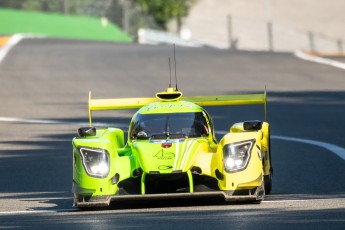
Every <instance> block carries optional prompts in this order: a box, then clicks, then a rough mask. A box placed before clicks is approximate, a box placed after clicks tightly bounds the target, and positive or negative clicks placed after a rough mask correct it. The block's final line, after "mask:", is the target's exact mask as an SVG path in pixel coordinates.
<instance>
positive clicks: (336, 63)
mask: <svg viewBox="0 0 345 230" xmlns="http://www.w3.org/2000/svg"><path fill="white" fill-rule="evenodd" d="M294 54H295V56H296V57H298V58H300V59H303V60H306V61H311V62H316V63H320V64H325V65H330V66H333V67H337V68H340V69H345V63H343V62H340V61H335V60H332V59H328V58H322V57H317V56H313V55H310V54H306V53H304V52H302V51H300V50H298V51H295V52H294Z"/></svg>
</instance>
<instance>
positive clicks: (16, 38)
mask: <svg viewBox="0 0 345 230" xmlns="http://www.w3.org/2000/svg"><path fill="white" fill-rule="evenodd" d="M25 38H44V36H42V35H32V34H14V35H12V36H11V37H10V39H9V40H8V42H7V43H6V45H4V46H3V47H1V48H0V63H1V62H2V61H3V60H4V58H5V57H6V55H7V54H8V52H9V51H10V50H11V49H12V48H13V47H14V46H15V45H17V44H18V43H19V42H20V41H21V40H23V39H25Z"/></svg>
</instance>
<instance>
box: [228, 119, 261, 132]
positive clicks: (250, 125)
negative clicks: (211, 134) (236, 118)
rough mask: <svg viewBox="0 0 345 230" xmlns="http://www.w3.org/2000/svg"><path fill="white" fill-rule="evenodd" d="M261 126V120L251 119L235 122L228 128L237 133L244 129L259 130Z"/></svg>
mask: <svg viewBox="0 0 345 230" xmlns="http://www.w3.org/2000/svg"><path fill="white" fill-rule="evenodd" d="M261 128H262V121H258V120H253V121H245V122H240V123H235V124H234V125H233V126H231V128H230V132H231V133H239V132H244V131H259V130H261Z"/></svg>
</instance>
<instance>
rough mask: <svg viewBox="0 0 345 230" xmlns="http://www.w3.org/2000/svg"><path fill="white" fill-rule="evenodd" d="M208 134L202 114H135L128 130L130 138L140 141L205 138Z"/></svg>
mask: <svg viewBox="0 0 345 230" xmlns="http://www.w3.org/2000/svg"><path fill="white" fill-rule="evenodd" d="M208 133H209V131H208V127H207V122H206V119H205V117H204V115H203V113H202V112H198V113H171V114H170V113H166V114H137V116H136V117H135V118H134V121H133V124H132V126H131V128H130V138H131V139H141V140H148V139H150V140H152V139H167V138H169V139H178V138H190V137H205V136H208Z"/></svg>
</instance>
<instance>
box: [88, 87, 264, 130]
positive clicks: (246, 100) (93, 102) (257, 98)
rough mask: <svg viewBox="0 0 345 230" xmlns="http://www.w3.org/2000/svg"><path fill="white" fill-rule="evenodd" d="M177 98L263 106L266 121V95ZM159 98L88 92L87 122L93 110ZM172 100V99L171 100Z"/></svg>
mask: <svg viewBox="0 0 345 230" xmlns="http://www.w3.org/2000/svg"><path fill="white" fill-rule="evenodd" d="M181 96H182V93H181V95H180V97H179V98H181V100H183V101H189V102H193V103H195V104H197V105H200V106H226V105H257V104H263V105H264V113H265V121H267V113H266V111H267V94H266V89H265V91H264V93H263V94H240V95H218V96H190V97H183V96H182V97H181ZM160 100H161V99H159V98H154V97H152V98H115V99H92V98H91V91H90V92H89V122H90V127H91V126H92V111H95V110H119V109H138V108H141V107H143V106H145V105H147V104H149V103H152V102H157V101H160ZM172 100H173V99H172Z"/></svg>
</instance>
